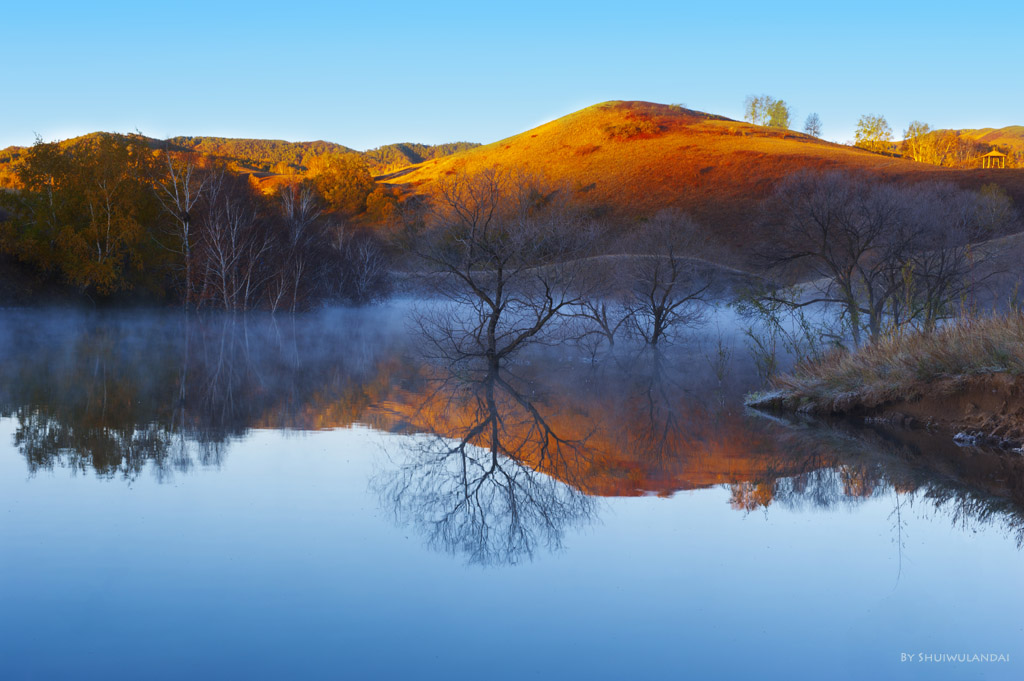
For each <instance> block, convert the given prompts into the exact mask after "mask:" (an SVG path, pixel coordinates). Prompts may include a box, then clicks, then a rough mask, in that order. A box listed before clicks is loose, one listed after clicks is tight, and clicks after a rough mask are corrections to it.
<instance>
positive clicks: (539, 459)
mask: <svg viewBox="0 0 1024 681" xmlns="http://www.w3.org/2000/svg"><path fill="white" fill-rule="evenodd" d="M516 382H517V380H516V378H515V377H514V376H512V375H511V374H507V373H504V372H501V371H498V370H494V369H491V370H488V371H487V372H486V373H484V375H483V376H481V377H473V378H467V379H463V378H460V377H458V376H455V375H448V376H445V377H444V378H440V379H435V380H427V381H424V383H423V386H422V388H423V389H422V391H421V392H419V393H417V399H416V400H415V401H414V403H413V404H412V405H411V406H412V409H411V410H409V409H408V408H401V407H399V406H398V405H397V404H394V406H393V407H392V409H393V414H394V416H395V417H396V418H397V419H401V420H402V421H403V422H404V424H405V426H404V427H405V428H406V429H408V430H410V431H412V432H416V433H423V435H420V436H413V437H409V438H407V439H405V440H404V444H403V446H402V448H401V450H400V451H398V452H396V455H395V456H394V457H393V461H394V467H393V468H392V469H391V470H387V471H384V472H382V473H381V474H380V475H379V476H377V478H375V479H374V481H373V482H372V485H373V487H374V488H375V489H376V490H377V491H378V493H379V494H380V496H381V498H382V499H383V501H384V503H385V504H387V505H388V506H389V507H391V508H392V509H393V510H394V513H395V516H396V518H397V519H398V520H399V522H402V523H408V524H412V525H415V526H417V527H419V528H420V529H421V530H422V532H423V533H424V535H425V536H426V537H427V540H428V543H429V544H431V545H432V546H435V547H438V548H442V549H444V550H446V551H449V552H452V553H457V554H461V555H464V556H466V557H467V558H468V559H469V561H470V562H473V563H480V564H493V563H516V562H518V561H519V560H521V559H522V558H524V557H526V558H528V557H531V556H532V555H533V554H534V551H535V550H536V548H538V547H544V548H546V549H549V550H554V549H558V548H560V547H561V545H562V538H563V536H564V533H565V531H566V529H568V528H571V527H577V526H579V525H582V524H584V523H586V522H587V521H588V520H589V519H590V518H591V516H592V515H593V513H594V510H595V502H594V499H593V497H590V496H587V495H586V494H584V493H583V487H582V485H581V484H580V481H579V479H578V476H579V475H580V473H581V472H582V471H584V470H586V469H587V467H588V465H589V462H588V461H586V457H587V456H588V455H589V453H590V450H588V448H587V446H586V435H583V436H582V437H580V436H579V435H578V434H577V433H576V432H571V433H568V434H563V433H560V430H559V427H558V425H557V424H554V423H553V422H552V421H551V418H550V416H549V415H547V414H545V413H544V412H545V408H544V406H543V405H538V404H536V403H535V402H534V401H533V400H531V399H530V398H528V397H527V396H526V390H527V388H519V387H517V386H516V385H515V383H516ZM403 406H405V405H403Z"/></svg>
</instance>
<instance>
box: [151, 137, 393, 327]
mask: <svg viewBox="0 0 1024 681" xmlns="http://www.w3.org/2000/svg"><path fill="white" fill-rule="evenodd" d="M167 159H168V173H167V175H166V178H165V179H164V180H163V181H162V182H160V183H159V184H158V185H157V187H156V191H157V193H158V195H159V197H160V200H161V203H162V204H163V207H164V209H165V211H166V214H167V216H168V218H169V219H168V221H167V226H168V228H167V229H166V230H165V233H164V235H163V239H161V243H162V244H163V245H164V247H165V248H166V249H167V250H168V251H170V252H171V253H172V254H173V255H172V262H173V266H174V267H175V268H176V270H177V273H178V276H177V277H175V279H176V283H177V285H178V286H179V288H180V297H181V299H182V301H183V303H184V304H185V305H186V306H195V307H212V308H219V309H224V310H250V309H268V310H271V311H278V310H281V311H284V310H287V311H289V312H297V311H300V310H304V309H308V308H310V307H313V306H315V305H318V304H321V303H323V302H324V301H327V300H332V299H339V300H350V301H354V302H357V303H363V302H368V301H370V300H373V299H374V298H375V297H377V296H379V295H382V294H383V293H384V292H385V291H386V288H387V282H388V267H387V260H386V258H385V255H384V251H383V249H382V248H381V247H380V246H379V245H378V244H377V243H376V242H375V240H373V239H372V238H371V237H369V236H368V235H363V234H358V233H354V232H352V231H350V230H347V229H346V228H345V226H344V225H343V224H340V223H338V222H334V221H332V220H330V219H328V217H327V216H325V215H324V212H323V211H322V209H321V207H320V202H319V199H318V197H317V195H316V194H315V192H314V190H313V188H311V187H309V186H305V185H299V186H288V187H284V188H283V189H282V190H281V192H280V193H279V194H278V195H277V196H276V197H275V198H274V199H272V200H269V201H268V200H266V199H265V198H264V197H261V196H258V195H257V194H256V193H255V192H254V191H253V189H252V187H251V186H250V184H249V183H248V181H247V180H246V179H245V178H243V177H238V176H235V175H232V174H231V173H229V172H227V171H226V170H223V169H219V170H216V169H215V170H202V169H199V168H197V167H196V166H195V165H194V164H193V163H192V162H191V160H190V159H189V158H187V157H182V156H173V155H170V154H168V156H167Z"/></svg>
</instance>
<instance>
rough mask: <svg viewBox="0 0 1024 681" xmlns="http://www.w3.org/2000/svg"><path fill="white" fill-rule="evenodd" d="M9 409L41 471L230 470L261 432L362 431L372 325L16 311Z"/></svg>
mask: <svg viewBox="0 0 1024 681" xmlns="http://www.w3.org/2000/svg"><path fill="white" fill-rule="evenodd" d="M4 321H5V324H4V325H3V327H2V340H0V342H2V347H3V350H4V352H3V360H2V361H0V385H2V386H3V388H2V390H0V413H2V414H3V415H4V416H7V417H13V418H14V419H15V421H16V423H17V429H16V434H15V445H16V446H17V447H18V448H19V449H20V450H21V452H22V454H24V456H25V458H26V460H27V462H28V466H29V470H30V471H32V472H35V471H38V470H39V469H49V468H53V467H55V466H61V467H68V468H71V469H74V470H78V471H83V472H84V471H88V470H91V471H94V472H95V473H96V474H98V475H100V476H105V477H116V476H121V477H124V478H128V479H131V478H134V477H135V476H137V475H138V474H139V473H140V472H141V471H143V470H144V469H145V468H146V467H147V466H149V465H152V467H153V469H154V470H155V471H156V472H157V474H158V475H160V476H166V475H167V474H169V473H171V472H173V471H175V470H177V471H184V470H187V469H189V468H192V467H193V466H195V465H197V464H198V465H202V466H217V465H219V464H220V463H221V462H222V461H223V458H224V456H225V452H226V451H227V445H228V444H229V443H230V442H231V441H232V440H236V439H239V438H241V437H243V436H245V435H246V434H247V433H248V432H249V431H250V430H251V429H253V428H316V427H320V426H322V425H324V422H325V421H327V422H328V423H333V422H335V421H347V422H349V423H350V422H351V421H352V420H354V419H355V418H357V417H358V415H359V414H361V413H362V412H363V411H364V410H365V408H366V406H367V405H368V404H370V403H372V402H374V401H375V400H377V399H378V398H379V397H380V396H381V390H382V389H383V386H382V385H381V384H380V383H378V380H379V378H380V376H381V375H382V374H385V373H386V372H385V371H384V370H383V369H382V367H380V366H379V363H380V362H385V361H392V355H391V354H389V352H388V349H389V347H393V346H394V343H389V342H388V341H387V337H388V336H389V335H393V334H389V329H387V328H386V327H384V326H381V325H374V324H373V323H372V321H373V320H372V319H371V320H367V319H365V318H364V319H361V320H360V321H361V322H363V323H360V324H349V323H347V321H348V318H346V317H337V316H326V317H318V318H310V319H307V320H303V321H295V320H289V321H288V322H286V323H278V322H277V321H276V320H274V319H273V318H270V317H267V318H264V319H260V318H253V317H248V318H246V317H231V316H211V317H184V316H181V315H177V314H166V315H155V316H154V315H134V316H133V315H132V314H130V313H124V314H117V315H103V316H100V315H86V316H77V315H72V316H71V317H70V318H64V319H59V320H58V319H54V318H53V317H52V316H43V315H40V314H33V313H9V314H8V315H7V316H6V318H5V320H4Z"/></svg>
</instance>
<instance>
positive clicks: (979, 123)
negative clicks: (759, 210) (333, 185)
mask: <svg viewBox="0 0 1024 681" xmlns="http://www.w3.org/2000/svg"><path fill="white" fill-rule="evenodd" d="M1022 25H1024V9H1022V5H1021V4H1020V3H1017V2H1013V3H1010V2H1006V3H997V2H993V3H984V4H982V3H976V4H974V5H967V4H961V3H957V4H952V3H943V2H941V1H940V2H931V3H920V4H918V3H907V2H904V3H899V6H898V7H894V6H891V5H890V3H885V2H874V1H867V2H857V3H829V2H826V1H819V2H775V3H770V2H769V3H766V2H757V3H745V2H730V3H723V2H707V1H706V0H705V1H703V2H699V3H692V4H691V3H687V2H667V3H658V2H653V3H644V2H616V3H611V2H562V3H539V2H520V3H485V2H466V3H457V2H425V1H424V2H418V3H404V2H399V1H395V2H388V3H374V2H372V1H366V0H362V1H360V2H356V3H349V2H332V3H302V2H281V1H280V0H278V1H277V2H274V3H264V2H244V3H234V2H215V1H214V0H207V1H206V2H189V1H184V2H173V3H172V2H167V3H140V2H132V3H122V2H90V3H85V2H75V3H60V2H49V3H47V2H35V3H29V2H17V3H13V4H8V6H6V7H5V8H4V11H3V24H2V26H3V28H2V30H0V35H2V36H3V38H2V39H0V45H2V49H3V52H4V55H5V56H4V57H3V59H2V61H0V98H2V99H0V147H4V146H7V145H10V144H30V143H31V142H32V140H33V139H34V137H35V135H36V134H37V133H38V134H39V135H41V136H42V137H43V138H44V139H47V140H50V139H60V138H66V137H70V136H74V135H77V134H81V133H85V132H90V131H93V130H114V131H121V132H125V131H133V130H136V129H138V130H141V131H142V132H143V133H145V134H147V135H152V136H155V137H166V136H171V135H182V134H189V135H220V136H227V137H267V138H278V139H287V140H312V139H326V140H330V141H334V142H339V143H341V144H345V145H348V146H351V147H355V148H357V149H366V148H370V147H375V146H378V145H381V144H387V143H390V142H405V141H417V142H428V143H439V142H447V141H454V140H470V141H477V142H492V141H495V140H497V139H501V138H503V137H507V136H509V135H513V134H515V133H518V132H521V131H523V130H526V129H528V128H531V127H533V126H535V125H538V124H540V123H542V122H545V121H547V120H551V119H553V118H556V117H558V116H561V115H564V114H567V113H570V112H572V111H575V110H577V109H580V108H583V107H585V106H588V105H590V104H594V103H597V102H600V101H605V100H610V99H643V100H649V101H656V102H663V103H682V104H685V105H686V106H688V107H690V108H694V109H700V110H703V111H709V112H712V113H718V114H722V115H725V116H730V117H733V118H740V117H741V116H742V104H743V100H744V98H745V97H746V96H747V95H748V94H762V93H764V94H770V95H772V96H774V97H778V98H782V99H784V100H786V101H787V102H788V103H789V104H790V105H791V106H792V108H793V109H794V110H795V114H796V124H795V126H796V127H801V126H802V124H803V120H804V118H805V117H806V116H807V114H809V113H811V112H816V113H818V114H819V115H820V116H821V119H822V122H823V123H824V136H825V137H826V138H827V139H833V140H836V141H840V142H842V141H846V140H848V139H850V138H851V137H852V135H853V129H854V126H855V125H856V121H857V118H858V117H859V116H860V115H861V114H865V113H875V114H882V115H885V116H886V117H887V119H888V120H889V123H890V125H891V126H892V128H893V131H894V132H895V133H896V134H897V135H898V134H899V133H900V132H901V131H902V130H903V129H904V128H905V127H906V125H907V123H909V122H910V121H911V120H913V119H920V120H924V121H926V122H928V123H930V124H931V125H932V126H933V127H985V126H992V127H1002V126H1005V125H1024V82H1022V81H1024V75H1022V74H1024V69H1022V66H1024V41H1022V40H1021V39H1020V32H1021V26H1022Z"/></svg>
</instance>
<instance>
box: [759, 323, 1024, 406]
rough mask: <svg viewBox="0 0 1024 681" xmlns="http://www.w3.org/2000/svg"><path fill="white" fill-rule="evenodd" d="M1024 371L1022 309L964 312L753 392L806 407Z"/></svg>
mask: <svg viewBox="0 0 1024 681" xmlns="http://www.w3.org/2000/svg"><path fill="white" fill-rule="evenodd" d="M995 373H1005V374H1010V375H1013V376H1019V375H1022V374H1024V315H1022V314H1020V313H1010V314H1004V315H993V316H985V317H977V316H971V317H964V318H961V319H958V320H955V321H952V322H950V323H948V324H945V325H943V326H942V327H940V328H939V329H937V330H935V331H931V332H922V331H914V332H908V331H902V332H893V333H891V334H889V335H887V336H885V337H883V338H882V339H880V340H879V341H877V342H875V343H873V344H871V345H868V346H865V347H863V348H860V349H859V350H855V351H847V350H837V351H835V352H832V353H830V354H828V355H826V356H824V357H822V358H820V359H817V360H814V361H809V362H803V363H801V364H799V365H797V366H796V367H795V368H794V369H793V371H792V372H791V373H789V374H785V375H781V376H777V377H775V378H774V379H773V383H774V386H775V388H777V391H778V392H776V393H774V394H773V395H770V396H769V395H766V396H762V398H761V399H757V398H755V399H754V400H752V403H757V402H759V401H761V402H763V403H766V402H773V403H775V404H777V405H780V406H782V405H785V406H798V407H800V408H802V409H804V410H808V411H828V412H831V411H846V410H847V409H848V408H849V407H851V406H861V407H867V408H870V407H874V406H877V405H879V404H882V403H884V402H888V401H895V400H912V399H916V398H918V397H920V396H921V394H922V393H923V391H925V390H927V385H928V384H929V383H932V382H935V381H937V380H940V379H948V378H952V379H958V378H967V377H970V376H977V375H985V374H995Z"/></svg>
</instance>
